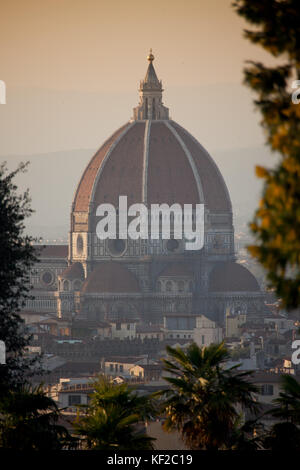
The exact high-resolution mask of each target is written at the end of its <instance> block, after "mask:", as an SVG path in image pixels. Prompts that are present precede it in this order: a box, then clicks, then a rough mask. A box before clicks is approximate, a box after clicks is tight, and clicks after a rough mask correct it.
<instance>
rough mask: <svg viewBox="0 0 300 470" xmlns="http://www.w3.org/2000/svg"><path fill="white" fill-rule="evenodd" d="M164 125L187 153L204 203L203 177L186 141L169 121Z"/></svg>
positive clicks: (200, 197) (201, 200)
mask: <svg viewBox="0 0 300 470" xmlns="http://www.w3.org/2000/svg"><path fill="white" fill-rule="evenodd" d="M164 124H165V125H166V126H167V127H168V129H170V131H171V132H172V133H173V135H174V136H175V138H176V139H177V140H178V142H179V144H180V145H181V147H182V150H183V151H184V152H185V155H186V157H187V159H188V161H189V164H190V165H191V168H192V171H193V175H194V178H195V180H196V184H197V188H198V192H199V199H200V202H201V203H204V194H203V187H202V183H201V176H200V175H199V172H198V171H197V168H196V166H195V162H194V159H193V157H192V155H191V153H190V151H189V150H188V148H187V146H186V145H185V143H184V141H183V140H182V139H181V137H180V135H179V134H178V132H177V131H176V130H175V129H174V127H172V126H171V124H170V123H169V121H166V122H164Z"/></svg>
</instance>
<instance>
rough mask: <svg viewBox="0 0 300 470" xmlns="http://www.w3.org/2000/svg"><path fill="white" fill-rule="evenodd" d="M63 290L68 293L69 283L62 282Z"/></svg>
mask: <svg viewBox="0 0 300 470" xmlns="http://www.w3.org/2000/svg"><path fill="white" fill-rule="evenodd" d="M63 289H64V291H68V290H69V281H64V284H63Z"/></svg>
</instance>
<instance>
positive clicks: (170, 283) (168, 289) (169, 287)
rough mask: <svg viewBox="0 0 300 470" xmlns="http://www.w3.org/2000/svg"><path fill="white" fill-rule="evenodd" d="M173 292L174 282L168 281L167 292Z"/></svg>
mask: <svg viewBox="0 0 300 470" xmlns="http://www.w3.org/2000/svg"><path fill="white" fill-rule="evenodd" d="M172 290H173V285H172V282H171V281H167V283H166V291H167V292H172Z"/></svg>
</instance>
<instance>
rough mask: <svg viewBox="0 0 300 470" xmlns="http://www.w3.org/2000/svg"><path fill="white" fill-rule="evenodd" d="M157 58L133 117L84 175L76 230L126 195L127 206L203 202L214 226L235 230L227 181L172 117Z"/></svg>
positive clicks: (75, 215) (75, 212) (76, 202)
mask: <svg viewBox="0 0 300 470" xmlns="http://www.w3.org/2000/svg"><path fill="white" fill-rule="evenodd" d="M153 59H154V57H153V54H152V53H151V54H150V55H149V56H148V60H149V66H148V70H147V73H146V77H145V79H144V80H143V81H142V82H141V84H140V103H139V105H138V106H137V107H136V108H135V109H134V117H133V119H132V120H131V121H129V122H128V123H126V124H125V125H123V126H122V127H120V128H119V129H118V130H116V132H114V134H113V135H112V136H111V137H110V138H109V139H107V140H106V142H104V144H103V145H102V146H101V147H100V149H99V150H98V151H97V152H96V153H95V155H94V156H93V157H92V159H91V161H90V162H89V164H88V165H87V167H86V169H85V171H84V173H83V175H82V177H81V180H80V182H79V184H78V187H77V190H76V193H75V197H74V201H73V206H72V211H73V218H72V224H73V226H72V231H75V232H84V231H89V228H91V220H90V219H89V216H90V215H91V214H93V213H94V211H95V210H96V208H97V207H98V206H99V205H100V204H103V203H111V204H113V205H115V206H117V205H118V202H119V196H120V195H124V196H127V201H128V205H131V204H134V203H144V204H146V205H148V206H149V205H150V204H155V203H156V204H162V203H167V204H169V205H172V204H174V203H178V204H180V205H182V206H183V204H193V205H195V204H200V203H204V204H205V207H206V209H207V210H208V211H209V213H210V214H211V215H212V217H211V223H212V224H214V223H215V224H218V223H219V224H220V223H222V224H223V226H224V225H225V226H227V227H228V228H229V227H231V226H232V216H231V211H232V209H231V201H230V196H229V193H228V190H227V187H226V184H225V182H224V179H223V177H222V175H221V173H220V171H219V169H218V167H217V165H216V164H215V162H214V160H213V159H212V158H211V156H210V155H209V154H208V152H207V151H206V150H205V149H204V148H203V147H202V145H201V144H200V143H199V142H198V141H197V140H196V139H195V138H194V137H193V136H192V135H191V134H190V133H189V132H188V131H187V130H185V129H184V128H183V127H181V126H180V125H179V124H177V123H176V122H175V121H173V120H171V119H169V112H168V108H166V107H165V106H164V105H163V103H162V100H161V99H162V91H163V90H162V84H161V81H159V80H158V79H157V76H156V73H155V70H154V67H153V64H152V62H153ZM85 215H86V217H85ZM214 215H215V216H214ZM220 221H221V222H220Z"/></svg>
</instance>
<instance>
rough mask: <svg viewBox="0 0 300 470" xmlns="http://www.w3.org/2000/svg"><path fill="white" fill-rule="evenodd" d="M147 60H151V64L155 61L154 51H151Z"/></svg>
mask: <svg viewBox="0 0 300 470" xmlns="http://www.w3.org/2000/svg"><path fill="white" fill-rule="evenodd" d="M147 59H148V60H149V62H152V61H153V60H154V55H153V54H152V49H150V53H149V55H148V57H147Z"/></svg>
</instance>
